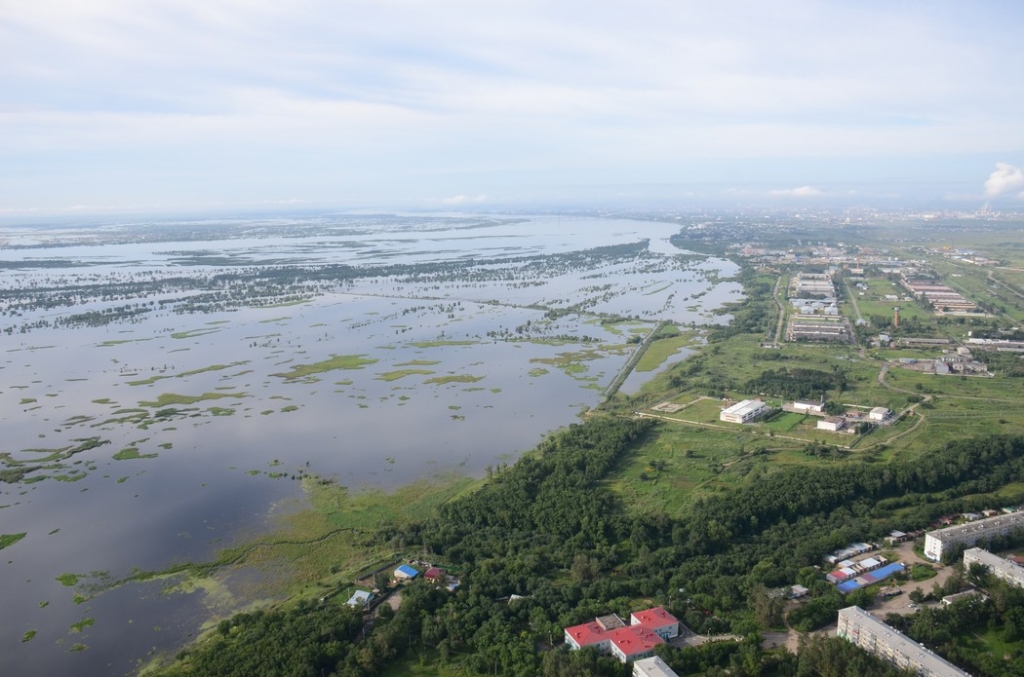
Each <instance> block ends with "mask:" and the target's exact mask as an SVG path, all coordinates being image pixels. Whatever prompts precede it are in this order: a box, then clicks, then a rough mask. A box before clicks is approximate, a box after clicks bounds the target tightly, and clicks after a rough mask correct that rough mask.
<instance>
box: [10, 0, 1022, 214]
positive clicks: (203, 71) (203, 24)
mask: <svg viewBox="0 0 1024 677" xmlns="http://www.w3.org/2000/svg"><path fill="white" fill-rule="evenodd" d="M1022 32H1024V3H1020V2H1016V1H1013V0H1008V1H1001V2H996V1H994V0H992V1H987V0H977V1H972V2H962V1H961V0H955V1H946V0H919V1H913V0H908V1H895V0H885V1H883V0H849V1H844V2H839V1H831V2H830V1H821V2H814V1H802V0H773V1H772V2H761V1H755V0H750V1H747V2H732V1H730V0H716V2H714V3H711V2H704V1H700V2H696V1H689V0H665V1H656V0H631V1H630V2H628V3H627V2H622V1H621V0H617V1H615V2H611V1H606V0H589V1H584V2H578V1H576V0H559V2H539V1H538V2H534V1H533V0H514V1H505V0H487V1H483V2H481V1H480V0H473V1H469V0H449V1H446V0H437V1H432V0H372V1H370V0H366V1H364V0H344V1H343V2H339V1H337V0H334V1H330V2H327V1H318V0H288V1H287V2H281V1H280V0H274V1H270V0H266V1H265V0H172V1H164V0H89V1H88V2H82V1H81V0H32V1H31V2H28V1H26V0H0V217H13V218H19V217H22V216H27V215H33V214H79V213H81V214H87V213H115V212H164V211H166V212H173V211H178V210H183V211H189V210H191V211H200V212H201V211H204V210H209V211H217V210H232V209H260V208H267V209H278V208H280V209H288V208H296V209H299V208H303V209H305V208H310V209H318V208H331V209H408V208H412V209H486V210H496V211H500V210H513V209H518V208H542V207H545V206H555V207H564V208H588V207H595V208H599V207H606V206H628V207H640V208H642V207H644V206H650V207H657V208H660V207H666V206H667V207H685V206H698V207H699V206H702V205H706V206H721V205H729V204H739V205H744V204H764V205H781V206H786V205H804V204H814V205H822V204H863V205H871V204H898V203H907V204H911V203H917V204H926V203H927V204H933V205H935V206H937V207H942V206H944V205H948V206H967V207H971V208H976V207H980V206H981V205H983V204H986V203H987V204H991V205H992V206H994V207H998V208H1002V209H1017V208H1021V207H1024V174H1022V172H1021V167H1022V166H1024V40H1021V39H1020V35H1021V34H1022Z"/></svg>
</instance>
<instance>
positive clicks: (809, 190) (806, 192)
mask: <svg viewBox="0 0 1024 677" xmlns="http://www.w3.org/2000/svg"><path fill="white" fill-rule="evenodd" d="M768 194H769V195H771V196H772V197H814V196H815V195H823V193H822V192H821V191H820V190H818V189H817V188H814V187H813V186H800V187H799V188H787V189H784V190H773V191H770V192H769V193H768Z"/></svg>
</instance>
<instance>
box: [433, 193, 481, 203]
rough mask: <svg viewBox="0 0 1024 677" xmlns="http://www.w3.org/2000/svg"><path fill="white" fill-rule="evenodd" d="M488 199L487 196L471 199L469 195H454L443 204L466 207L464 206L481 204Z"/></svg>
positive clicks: (445, 199)
mask: <svg viewBox="0 0 1024 677" xmlns="http://www.w3.org/2000/svg"><path fill="white" fill-rule="evenodd" d="M486 199H487V196H486V195H477V196H476V197H469V196H468V195H453V196H452V197H446V198H444V199H443V200H441V202H443V203H444V204H446V205H464V204H472V203H476V204H479V203H481V202H483V201H485V200H486Z"/></svg>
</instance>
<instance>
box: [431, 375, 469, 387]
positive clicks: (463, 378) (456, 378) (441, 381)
mask: <svg viewBox="0 0 1024 677" xmlns="http://www.w3.org/2000/svg"><path fill="white" fill-rule="evenodd" d="M482 380H484V377H483V376H473V375H472V374H453V375H450V376H435V377H434V378H428V379H427V380H426V381H424V383H435V384H437V385H445V384H446V383H476V382H477V381H482Z"/></svg>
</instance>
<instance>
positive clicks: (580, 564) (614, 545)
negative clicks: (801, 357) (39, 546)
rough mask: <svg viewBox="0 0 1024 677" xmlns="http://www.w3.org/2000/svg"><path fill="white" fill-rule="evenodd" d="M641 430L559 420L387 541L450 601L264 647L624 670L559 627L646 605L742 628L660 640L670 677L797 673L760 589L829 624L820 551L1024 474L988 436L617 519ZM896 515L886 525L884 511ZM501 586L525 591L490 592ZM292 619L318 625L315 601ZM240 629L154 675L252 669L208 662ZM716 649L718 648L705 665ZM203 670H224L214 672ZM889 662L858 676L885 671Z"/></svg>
mask: <svg viewBox="0 0 1024 677" xmlns="http://www.w3.org/2000/svg"><path fill="white" fill-rule="evenodd" d="M652 425H656V424H654V423H652V422H650V421H649V420H631V419H626V418H612V417H602V416H596V417H593V418H591V419H589V420H587V421H586V422H585V423H581V424H577V425H573V426H571V427H570V428H569V429H567V430H565V431H563V432H561V433H558V434H556V435H554V436H552V437H551V438H549V439H548V440H547V441H545V442H544V443H543V444H542V445H541V446H540V447H539V448H538V449H537V451H536V452H535V453H532V454H529V455H527V456H525V457H524V458H523V459H521V460H520V461H519V462H518V463H517V464H515V465H514V466H511V467H509V468H507V469H506V470H504V471H502V472H499V473H497V474H496V475H495V476H494V477H493V478H492V479H491V480H490V481H489V482H488V483H487V484H485V485H484V486H483V487H482V488H481V489H480V490H479V491H477V492H475V493H473V494H471V495H468V496H465V497H463V498H460V499H458V500H455V501H453V502H451V503H449V504H447V505H445V506H444V507H443V508H442V509H441V510H440V511H439V512H438V514H436V515H434V516H432V517H429V518H428V519H426V520H425V521H423V522H421V523H419V524H416V525H414V526H413V527H411V528H409V529H406V530H404V531H403V532H402V533H400V534H393V533H392V534H384V535H383V537H388V538H393V537H394V536H396V535H398V536H400V537H401V538H403V539H404V540H405V542H406V543H407V544H419V547H421V548H422V549H423V550H424V551H425V552H430V553H433V556H434V557H436V558H439V559H441V560H443V561H445V562H448V563H450V564H452V565H457V566H459V567H460V568H461V569H462V570H463V572H464V574H463V576H462V585H461V587H460V588H459V590H458V591H457V592H456V593H454V594H451V595H449V594H447V593H443V592H439V591H437V590H435V589H433V588H432V587H430V586H428V585H426V584H417V585H413V586H409V587H407V588H405V589H404V590H403V593H402V595H403V597H402V608H401V610H400V611H399V612H398V613H397V614H396V615H394V617H390V614H388V613H385V614H384V615H382V616H381V617H380V618H379V619H378V620H377V622H376V623H375V624H374V626H373V627H372V628H370V629H369V631H368V633H367V636H366V637H365V639H363V640H362V641H360V642H358V643H353V642H354V638H353V626H352V624H351V623H347V624H342V625H343V627H336V626H333V625H329V626H325V627H321V626H318V625H317V624H316V621H315V620H310V621H309V623H310V624H311V627H313V628H316V629H315V630H311V632H312V633H313V635H315V636H317V637H321V638H322V640H317V641H322V642H323V643H325V644H326V645H327V646H325V647H323V648H321V649H315V648H311V646H310V644H309V642H310V639H309V635H303V634H301V633H292V632H291V631H290V630H287V629H288V628H291V627H294V628H300V627H302V625H301V624H300V622H299V620H295V621H293V622H291V623H292V624H291V625H289V624H288V623H284V621H278V620H277V617H276V616H273V615H271V616H269V617H268V618H267V619H266V620H264V619H262V618H261V619H257V620H258V621H259V623H261V624H265V623H268V622H270V621H271V620H273V621H274V622H275V623H279V624H280V625H281V627H282V628H285V629H286V630H285V631H283V632H281V633H279V636H277V637H276V638H275V639H274V640H273V641H275V642H277V644H275V645H274V646H275V649H274V650H275V652H276V654H277V655H282V656H291V657H292V658H291V660H292V661H295V662H297V663H302V664H304V665H312V666H314V667H315V668H317V669H325V663H324V662H325V661H327V662H332V661H333V665H334V668H333V669H334V673H335V674H339V675H345V676H356V675H372V674H378V673H379V671H380V670H381V669H382V668H383V666H385V665H387V664H389V662H390V661H392V660H394V659H395V658H396V657H400V656H402V655H406V654H408V653H409V652H414V655H420V656H426V657H428V658H429V660H432V661H437V662H439V663H442V664H445V663H450V664H459V665H461V666H463V668H465V669H469V670H471V671H473V672H476V673H479V674H501V675H524V676H525V675H536V674H544V675H549V674H550V675H563V674H596V675H622V674H627V673H625V672H624V668H623V666H621V665H620V664H618V663H617V662H615V661H612V660H609V659H600V658H597V657H595V656H587V655H586V652H582V653H578V652H566V651H565V650H564V647H563V648H552V647H555V646H556V645H558V643H559V640H560V637H561V633H562V628H563V627H564V626H567V625H571V624H575V623H579V622H582V621H585V620H587V619H589V618H591V617H593V616H594V615H596V614H600V613H607V612H608V611H615V612H618V613H620V614H623V615H625V614H628V612H629V611H630V610H631V600H634V599H636V598H646V599H649V600H650V601H651V602H652V603H657V604H662V605H665V606H666V607H667V608H668V609H669V610H670V611H672V612H673V613H675V614H676V615H677V616H678V617H679V618H680V619H681V620H683V622H684V623H685V624H686V625H687V626H689V627H690V628H691V629H693V630H695V631H697V632H699V633H717V632H732V633H735V634H737V635H740V636H745V637H751V638H754V639H753V640H752V641H750V642H745V643H739V644H735V643H730V646H731V647H732V648H730V649H728V650H726V649H711V648H705V649H701V650H696V649H694V650H684V651H679V650H668V649H666V650H664V657H665V659H666V660H667V661H668V662H669V663H670V665H674V666H676V667H677V668H678V670H679V671H680V674H692V673H693V672H695V671H697V670H700V671H705V670H706V669H708V668H710V667H714V666H717V668H718V669H723V670H725V669H737V668H739V669H741V673H742V674H779V675H793V674H811V673H808V672H805V671H804V670H805V669H806V665H809V664H810V663H809V661H811V660H812V659H811V658H808V657H806V656H804V655H803V654H802V655H801V656H800V658H799V659H798V658H796V657H786V656H779V655H777V654H773V653H766V652H764V651H763V650H762V649H761V648H760V644H759V642H758V641H754V640H756V638H757V637H758V633H759V632H760V631H761V630H762V629H764V628H767V627H772V626H775V627H777V626H778V623H779V621H780V616H779V609H778V608H773V606H772V604H771V603H768V602H766V601H765V591H766V590H767V589H768V588H771V587H775V586H780V585H784V584H791V583H794V582H800V583H803V584H805V585H807V586H808V587H809V588H810V589H811V598H810V600H809V601H808V603H806V604H804V605H802V606H800V607H798V608H797V609H796V610H794V611H793V612H792V613H791V614H790V618H789V622H790V623H791V624H792V625H793V626H794V627H797V628H800V629H804V630H807V629H812V628H815V627H819V626H821V625H824V624H825V623H828V622H832V621H834V620H835V613H836V610H837V609H838V608H841V607H842V606H846V605H847V604H849V603H850V602H849V600H844V599H843V597H842V595H840V594H839V593H838V592H836V590H835V588H834V587H833V586H831V585H828V584H827V583H825V582H824V580H823V579H822V578H821V576H820V574H819V573H818V572H817V570H815V569H814V568H813V565H815V564H818V563H820V561H821V557H822V555H823V554H824V553H826V552H828V551H830V550H832V549H834V548H836V547H839V546H842V545H844V544H846V543H848V542H850V541H852V540H857V539H869V538H878V537H880V536H881V535H883V534H884V533H887V531H888V530H889V529H891V528H903V529H911V528H916V527H920V526H923V525H925V524H927V523H928V522H930V521H931V520H932V519H933V518H934V517H936V516H937V515H940V514H943V513H945V512H949V511H952V510H964V509H972V508H977V507H979V505H980V502H982V501H984V498H983V496H982V495H983V494H984V493H985V492H989V491H992V490H994V489H996V488H998V487H1001V486H1005V485H1007V484H1009V483H1012V482H1019V481H1021V480H1024V438H1022V437H1010V436H1001V437H990V438H984V439H971V440H964V441H958V442H954V443H950V444H948V445H946V446H944V447H943V448H941V449H937V450H935V451H934V452H933V453H931V454H928V455H926V456H923V457H920V458H918V459H912V460H906V461H902V460H899V459H897V460H895V461H893V462H891V463H888V464H884V465H883V464H871V463H862V462H838V463H837V464H836V465H834V466H831V467H818V468H793V469H779V470H776V471H773V472H767V473H764V474H763V475H760V476H758V477H752V478H750V481H748V482H746V483H745V484H744V485H743V486H742V487H740V488H738V489H736V490H733V491H729V492H727V493H723V494H721V495H718V496H714V497H712V498H708V499H705V500H701V501H697V502H696V503H695V504H694V505H693V507H692V509H691V511H690V514H688V515H685V516H684V517H682V518H680V519H672V518H669V517H668V516H665V515H639V514H630V513H629V512H627V511H626V510H625V509H624V507H623V505H622V504H621V502H620V501H619V500H618V499H617V498H616V496H615V494H614V493H612V492H611V490H610V489H608V488H607V487H606V485H605V484H604V480H605V479H606V478H607V477H608V476H609V475H610V474H611V473H613V472H615V470H616V469H617V468H618V467H619V465H620V464H621V463H622V461H623V460H624V459H625V457H626V456H627V455H628V454H629V453H630V452H631V450H632V449H634V448H635V446H636V445H637V443H638V442H639V441H640V440H641V439H642V438H643V436H644V435H645V434H646V433H647V431H648V430H649V428H650V427H651V426H652ZM1018 500H1024V496H1021V497H1018ZM896 510H899V511H900V515H901V517H900V518H899V519H894V518H892V517H890V516H891V515H892V514H893V512H894V511H896ZM414 547H415V546H414ZM512 594H515V595H520V596H523V597H524V599H519V600H517V601H515V602H511V603H509V602H502V601H498V600H507V599H508V597H509V596H510V595H512ZM331 608H332V609H333V608H334V607H333V606H332V607H331ZM305 612H306V613H309V614H313V618H314V619H315V614H316V613H317V611H316V609H314V608H306V609H305ZM291 613H293V614H298V615H299V616H301V615H302V613H303V611H302V610H299V611H295V612H291ZM251 622H252V619H243V620H242V621H232V622H231V623H230V624H229V625H228V626H226V628H224V631H222V632H221V633H220V637H218V638H217V639H215V640H214V641H211V642H207V643H204V644H200V645H199V646H198V647H196V648H195V649H192V650H190V651H189V652H188V662H187V663H185V664H184V665H185V666H188V665H193V666H197V668H196V669H195V670H194V671H193V672H189V671H188V670H186V669H185V668H184V667H180V666H179V667H178V668H175V671H172V672H170V673H167V674H174V675H177V674H223V675H234V674H255V673H253V672H248V673H243V672H238V671H237V667H236V666H241V665H245V663H244V662H242V661H234V660H233V661H227V660H223V661H221V660H219V659H217V660H215V659H213V658H209V659H207V658H204V656H205V654H206V653H208V652H214V653H218V654H225V655H229V652H227V651H226V650H225V646H226V645H227V644H230V643H231V640H232V639H233V638H236V637H237V638H238V640H239V641H240V642H245V644H247V645H248V644H252V646H253V647H254V649H253V651H255V647H256V646H258V644H256V643H254V642H252V640H250V639H248V637H249V634H248V633H249V631H248V630H246V628H248V626H249V625H250V624H251ZM302 622H305V621H304V620H303V621H302ZM261 627H262V626H261ZM236 628H241V629H242V630H236ZM257 635H258V633H257ZM293 635H294V639H292V640H289V639H288V638H289V637H292V636H293ZM236 648H237V650H239V651H243V652H244V651H246V649H245V648H244V646H243V647H236ZM716 651H723V652H726V653H728V656H726V657H722V656H718V657H712V654H714V652H716ZM816 651H818V652H819V654H820V656H819V658H820V659H821V660H823V661H825V660H828V661H833V660H838V659H836V658H835V657H834V654H835V653H836V652H839V655H841V654H842V652H850V649H848V648H845V647H843V646H842V645H841V644H837V645H834V646H833V645H831V644H829V645H822V646H820V647H818V648H817V649H816ZM701 652H706V653H701ZM729 652H732V653H729ZM715 655H716V656H717V654H715ZM858 660H863V659H858ZM203 661H206V662H203ZM701 661H703V663H702V662H701ZM214 662H216V663H218V664H222V665H223V666H224V670H214V669H212V668H211V667H210V666H211V665H212V664H213V663H214ZM847 663H849V661H847ZM705 664H706V665H705ZM200 665H202V666H205V667H203V668H202V670H199V669H198V666H200ZM701 665H705V667H700V666H701ZM801 665H804V666H805V668H801V667H800V666H801ZM865 665H866V664H865ZM743 666H747V667H743ZM296 669H298V668H296ZM867 669H868V668H867V667H865V670H867ZM182 670H184V672H181V671H182ZM885 670H888V668H885V669H883V670H881V671H878V672H871V671H868V672H859V673H857V674H879V675H881V674H889V673H887V672H885ZM294 674H304V673H302V672H296V673H294ZM835 674H841V673H835ZM848 674H852V673H848ZM985 674H1003V673H985Z"/></svg>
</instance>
